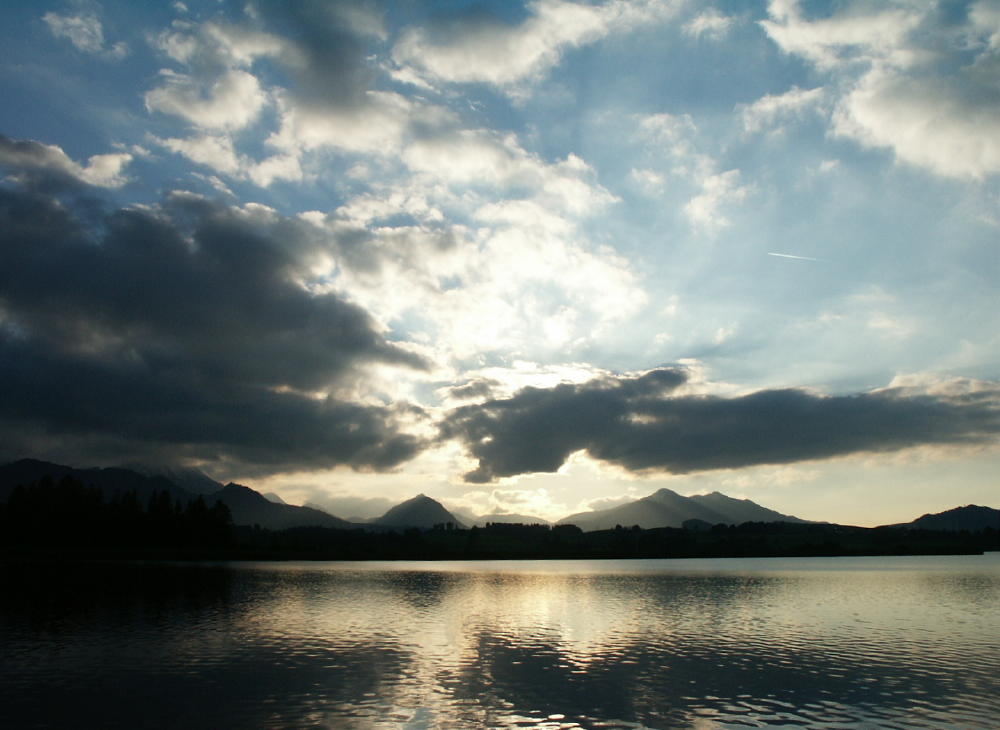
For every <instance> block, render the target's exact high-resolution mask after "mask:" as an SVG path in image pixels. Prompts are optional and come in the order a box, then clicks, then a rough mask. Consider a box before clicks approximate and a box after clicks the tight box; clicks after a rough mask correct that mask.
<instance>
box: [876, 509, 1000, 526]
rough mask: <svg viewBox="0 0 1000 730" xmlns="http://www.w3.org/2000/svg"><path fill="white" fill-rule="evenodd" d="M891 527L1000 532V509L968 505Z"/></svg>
mask: <svg viewBox="0 0 1000 730" xmlns="http://www.w3.org/2000/svg"><path fill="white" fill-rule="evenodd" d="M890 526H891V527H909V528H911V529H915V530H951V531H957V530H969V531H970V532H976V531H977V530H985V529H986V528H988V527H992V528H993V529H994V530H1000V509H993V508H992V507H981V506H979V505H976V504H968V505H966V506H965V507H955V508H954V509H949V510H945V511H944V512H937V513H935V514H926V515H922V516H921V517H918V518H917V519H915V520H913V522H906V523H903V524H899V525H890Z"/></svg>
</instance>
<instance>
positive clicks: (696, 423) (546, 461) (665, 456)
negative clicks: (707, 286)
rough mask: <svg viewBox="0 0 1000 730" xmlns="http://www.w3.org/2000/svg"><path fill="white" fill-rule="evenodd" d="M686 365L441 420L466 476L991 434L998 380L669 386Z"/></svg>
mask: <svg viewBox="0 0 1000 730" xmlns="http://www.w3.org/2000/svg"><path fill="white" fill-rule="evenodd" d="M686 377H687V374H686V372H685V371H684V370H680V369H675V368H662V369H658V370H652V371H649V372H647V373H645V374H642V375H638V376H618V377H610V376H607V377H601V378H598V379H595V380H592V381H590V382H587V383H583V384H563V385H558V386H556V387H554V388H524V389H523V390H521V391H519V392H518V393H516V394H515V395H514V396H513V397H511V398H507V399H502V400H490V401H487V402H485V403H482V404H476V405H469V406H463V407H460V408H456V409H454V410H453V411H451V412H450V413H449V414H448V415H447V417H446V418H445V419H444V421H443V422H442V426H441V438H444V439H458V440H459V441H461V442H462V443H464V444H465V446H466V448H467V449H468V451H469V453H470V454H471V455H472V456H473V457H474V458H476V459H478V461H479V466H478V468H477V469H475V470H474V471H472V472H470V473H468V474H466V475H465V478H466V480H467V481H470V482H490V481H493V480H495V479H497V478H500V477H510V476H515V475H518V474H527V473H532V472H554V471H556V470H558V469H559V468H560V467H561V466H562V465H563V464H564V463H565V462H566V460H567V459H568V458H569V457H570V455H571V454H573V453H574V452H577V451H581V450H583V451H586V452H587V453H588V454H589V455H590V456H591V457H593V458H595V459H600V460H602V461H606V462H609V463H612V464H616V465H618V466H621V467H623V468H625V469H628V470H629V471H633V472H646V471H659V472H672V473H676V474H682V473H688V472H698V471H708V470H712V469H732V468H739V467H746V466H754V465H759V464H788V463H794V462H798V461H806V460H814V459H827V458H832V457H836V456H844V455H847V454H853V453H861V452H886V451H896V450H900V449H905V448H909V447H914V446H920V445H926V444H978V443H988V442H995V441H996V439H997V436H998V435H1000V384H998V383H989V384H985V385H984V386H983V387H982V388H980V389H978V390H976V392H975V393H974V394H972V395H969V394H966V393H962V394H958V395H948V394H944V393H940V394H936V395H930V394H924V393H920V392H914V391H913V390H912V388H911V389H906V388H903V387H894V388H889V389H884V390H879V391H872V392H867V393H860V394H857V395H845V396H826V395H820V394H816V393H811V392H807V391H803V390H796V389H781V390H761V391H757V392H753V393H749V394H746V395H740V396H732V397H722V396H713V395H695V394H689V393H683V392H676V391H677V389H678V388H679V387H680V386H682V385H683V384H684V383H685V380H686Z"/></svg>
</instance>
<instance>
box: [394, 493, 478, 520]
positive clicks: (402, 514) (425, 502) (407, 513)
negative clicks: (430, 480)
mask: <svg viewBox="0 0 1000 730" xmlns="http://www.w3.org/2000/svg"><path fill="white" fill-rule="evenodd" d="M449 522H451V523H453V524H455V525H458V526H459V527H464V525H462V523H461V522H460V521H459V520H458V518H456V517H455V515H453V514H452V513H451V512H449V511H448V510H447V509H445V508H444V505H442V504H441V503H440V502H438V501H437V500H436V499H433V498H431V497H428V496H427V495H426V494H418V495H417V496H416V497H412V498H410V499H408V500H406V501H405V502H400V503H399V504H397V505H396V506H395V507H393V508H391V509H390V510H389V511H387V512H386V513H385V514H384V515H382V516H381V517H379V518H378V519H377V520H375V523H376V524H379V525H387V526H391V527H421V528H425V529H426V528H430V527H434V525H441V524H447V523H449Z"/></svg>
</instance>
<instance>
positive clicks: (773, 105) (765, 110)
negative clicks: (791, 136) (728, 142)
mask: <svg viewBox="0 0 1000 730" xmlns="http://www.w3.org/2000/svg"><path fill="white" fill-rule="evenodd" d="M824 95H825V92H824V89H823V87H821V86H820V87H817V88H815V89H800V88H798V87H797V86H793V87H792V88H791V89H789V90H788V91H786V92H785V93H783V94H768V95H766V96H762V97H761V98H760V99H757V100H756V101H755V102H753V103H751V104H746V105H745V106H743V107H742V110H741V114H742V117H743V129H744V130H745V131H747V132H759V131H761V130H763V129H765V128H775V127H777V128H779V129H780V125H779V124H778V123H779V121H780V120H783V119H787V118H789V117H793V118H801V117H802V116H803V115H804V114H805V113H806V112H809V111H816V110H817V109H818V108H819V107H820V105H821V104H822V103H823V101H824V98H825V97H824Z"/></svg>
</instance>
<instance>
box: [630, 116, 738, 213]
mask: <svg viewBox="0 0 1000 730" xmlns="http://www.w3.org/2000/svg"><path fill="white" fill-rule="evenodd" d="M636 119H637V121H638V134H639V138H640V139H643V140H645V141H646V142H647V143H649V144H651V146H653V147H654V149H655V150H657V151H658V152H659V153H660V155H661V156H662V157H663V158H664V160H665V161H666V162H667V163H668V164H669V165H670V168H669V173H670V175H671V176H673V177H674V178H677V179H682V180H686V181H688V183H689V184H691V185H693V186H694V189H695V190H696V191H697V192H696V193H695V195H694V196H693V197H692V198H691V199H689V200H688V202H687V203H686V204H685V205H684V208H683V211H684V215H685V216H686V217H687V219H688V221H689V222H690V223H691V225H692V226H694V227H695V228H697V229H700V230H702V231H706V232H710V233H711V232H715V231H718V230H719V229H721V228H725V227H726V226H728V225H729V219H728V218H727V217H726V215H725V208H726V207H727V206H729V205H733V204H737V203H740V202H742V201H743V200H744V199H745V198H746V196H747V195H748V194H749V193H750V191H751V190H752V186H751V185H743V184H741V183H740V179H741V173H740V171H739V170H737V169H732V170H725V171H721V172H720V171H719V170H718V167H719V165H718V163H717V161H716V160H715V159H713V158H712V157H711V156H710V155H707V154H705V153H704V152H702V151H701V143H700V141H699V134H698V133H699V130H698V127H697V125H695V123H694V121H693V120H692V119H691V117H690V116H689V115H687V114H683V115H673V114H650V115H646V116H639V117H637V118H636ZM654 174H655V173H654ZM648 175H649V173H648V172H647V174H646V177H647V178H648Z"/></svg>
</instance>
